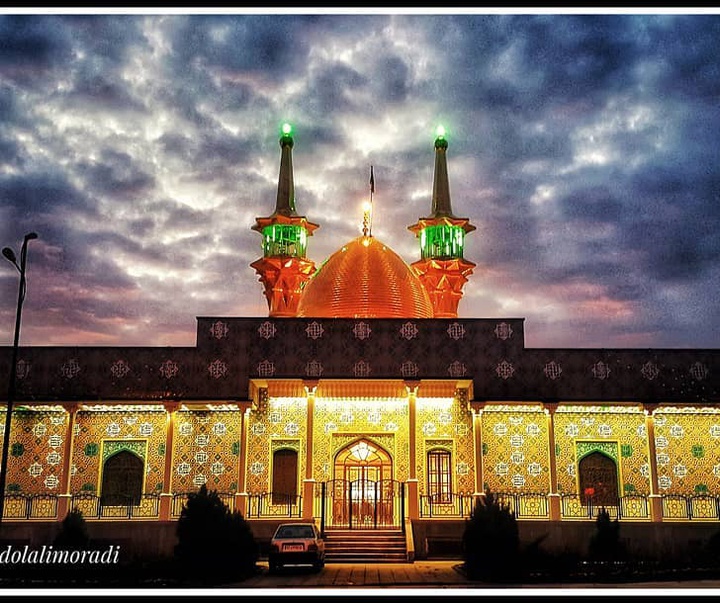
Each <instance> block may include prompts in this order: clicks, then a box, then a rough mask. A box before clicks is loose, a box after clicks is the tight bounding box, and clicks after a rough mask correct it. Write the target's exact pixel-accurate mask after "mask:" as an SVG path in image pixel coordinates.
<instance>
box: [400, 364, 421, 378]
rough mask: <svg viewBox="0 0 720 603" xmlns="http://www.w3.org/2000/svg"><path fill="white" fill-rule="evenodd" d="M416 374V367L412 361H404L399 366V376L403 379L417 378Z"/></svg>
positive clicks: (417, 370)
mask: <svg viewBox="0 0 720 603" xmlns="http://www.w3.org/2000/svg"><path fill="white" fill-rule="evenodd" d="M418 372H419V369H418V365H417V364H416V363H415V362H413V361H412V360H406V361H405V362H403V363H402V364H401V365H400V374H401V375H402V376H403V377H417V375H418Z"/></svg>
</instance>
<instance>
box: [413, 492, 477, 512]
mask: <svg viewBox="0 0 720 603" xmlns="http://www.w3.org/2000/svg"><path fill="white" fill-rule="evenodd" d="M474 505H475V502H474V497H473V495H472V494H467V493H464V492H459V493H455V492H448V493H443V494H421V495H420V517H470V515H471V514H472V511H473V507H474Z"/></svg>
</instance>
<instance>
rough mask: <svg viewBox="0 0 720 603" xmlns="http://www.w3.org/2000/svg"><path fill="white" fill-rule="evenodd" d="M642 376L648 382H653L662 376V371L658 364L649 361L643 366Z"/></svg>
mask: <svg viewBox="0 0 720 603" xmlns="http://www.w3.org/2000/svg"><path fill="white" fill-rule="evenodd" d="M640 374H641V375H642V376H643V377H645V379H647V380H648V381H652V380H653V379H655V378H656V377H657V376H658V375H659V374H660V369H659V368H658V367H657V364H655V363H654V362H650V361H648V362H646V363H645V364H643V365H642V368H641V369H640Z"/></svg>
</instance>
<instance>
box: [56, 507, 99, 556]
mask: <svg viewBox="0 0 720 603" xmlns="http://www.w3.org/2000/svg"><path fill="white" fill-rule="evenodd" d="M89 544H90V536H89V534H88V529H87V523H86V522H85V517H84V516H83V514H82V511H80V509H78V508H77V507H73V508H72V510H70V511H68V514H67V515H66V516H65V519H63V520H62V525H61V526H60V531H59V532H58V533H57V536H55V539H54V540H53V546H54V547H55V548H57V549H71V550H75V551H79V550H85V549H87V548H88V545H89Z"/></svg>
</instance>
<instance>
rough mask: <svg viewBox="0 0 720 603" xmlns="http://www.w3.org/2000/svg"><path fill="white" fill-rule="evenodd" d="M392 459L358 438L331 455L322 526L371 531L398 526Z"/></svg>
mask: <svg viewBox="0 0 720 603" xmlns="http://www.w3.org/2000/svg"><path fill="white" fill-rule="evenodd" d="M392 473H393V465H392V457H391V456H390V454H389V453H388V452H387V450H385V449H384V448H383V447H382V446H380V445H379V444H377V443H376V442H373V441H372V440H371V439H369V438H364V437H362V438H358V439H357V440H354V441H352V442H350V443H349V444H347V445H346V446H344V447H343V448H341V449H340V450H339V451H338V452H337V454H336V455H335V461H334V464H333V479H332V480H331V481H330V482H329V483H328V484H326V488H325V496H326V503H327V504H326V507H325V511H326V513H325V525H326V526H327V527H343V528H353V529H363V528H366V529H372V528H377V527H392V526H399V525H400V515H401V513H402V505H401V504H400V501H399V498H400V497H401V496H402V492H401V489H402V484H400V483H398V482H396V481H395V480H394V479H393V477H392Z"/></svg>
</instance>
